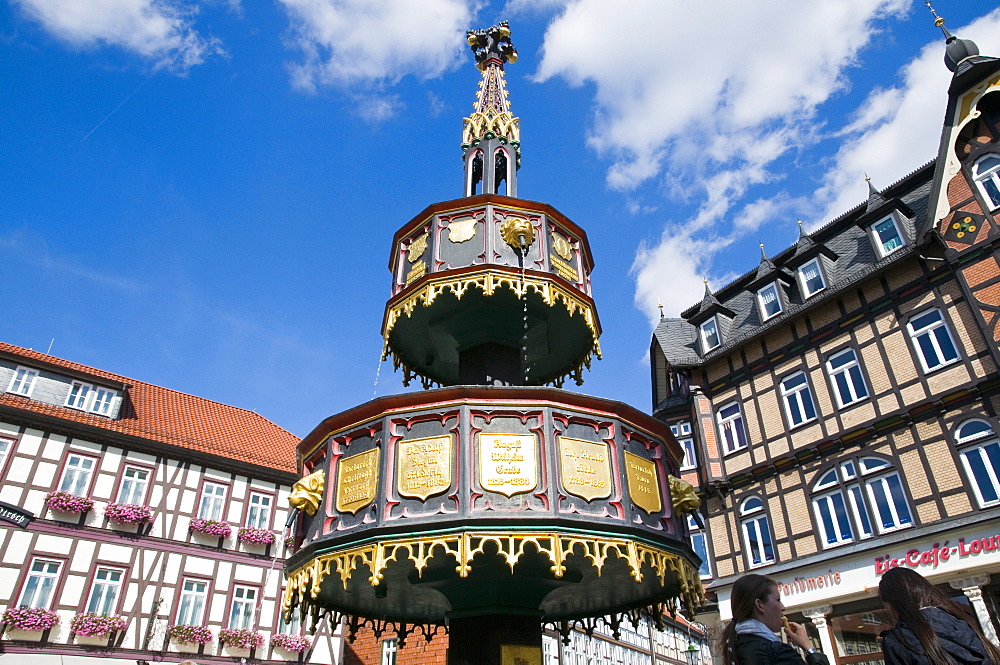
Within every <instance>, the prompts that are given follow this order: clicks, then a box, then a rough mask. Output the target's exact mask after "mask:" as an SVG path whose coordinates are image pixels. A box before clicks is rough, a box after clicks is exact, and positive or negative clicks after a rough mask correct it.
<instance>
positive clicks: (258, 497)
mask: <svg viewBox="0 0 1000 665" xmlns="http://www.w3.org/2000/svg"><path fill="white" fill-rule="evenodd" d="M249 504H250V505H249V506H248V507H247V526H248V527H251V528H254V529H267V528H269V527H270V526H271V496H270V495H269V494H260V493H258V492H251V493H250V499H249Z"/></svg>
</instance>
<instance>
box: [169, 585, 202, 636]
mask: <svg viewBox="0 0 1000 665" xmlns="http://www.w3.org/2000/svg"><path fill="white" fill-rule="evenodd" d="M207 600H208V582H205V581H203V580H184V583H183V584H182V585H181V598H180V602H178V603H177V621H176V623H177V625H178V626H200V625H201V623H202V618H203V617H204V616H205V602H206V601H207Z"/></svg>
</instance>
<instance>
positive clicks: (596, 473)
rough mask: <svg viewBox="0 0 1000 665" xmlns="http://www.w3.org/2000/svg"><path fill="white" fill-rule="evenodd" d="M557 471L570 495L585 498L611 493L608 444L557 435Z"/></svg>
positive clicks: (604, 495) (605, 495)
mask: <svg viewBox="0 0 1000 665" xmlns="http://www.w3.org/2000/svg"><path fill="white" fill-rule="evenodd" d="M559 473H560V475H561V479H562V486H563V489H565V490H566V491H567V492H569V493H570V494H575V495H576V496H580V497H583V498H584V499H586V500H587V501H593V500H594V499H606V498H608V497H609V496H611V456H610V454H609V449H608V444H606V443H594V442H592V441H583V440H581V439H570V438H569V437H565V436H561V437H559Z"/></svg>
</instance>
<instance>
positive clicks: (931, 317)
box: [906, 309, 958, 372]
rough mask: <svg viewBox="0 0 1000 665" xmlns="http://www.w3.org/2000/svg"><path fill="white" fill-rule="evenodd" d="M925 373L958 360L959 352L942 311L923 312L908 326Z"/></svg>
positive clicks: (911, 320)
mask: <svg viewBox="0 0 1000 665" xmlns="http://www.w3.org/2000/svg"><path fill="white" fill-rule="evenodd" d="M906 329H907V330H908V331H909V333H910V339H911V340H912V341H913V346H914V347H915V348H916V350H917V356H918V357H919V358H920V364H921V365H922V366H923V368H924V371H926V372H931V371H933V370H936V369H937V368H939V367H944V366H945V365H950V364H951V363H953V362H955V361H956V360H958V350H957V349H956V348H955V342H954V340H953V339H952V337H951V332H950V331H949V330H948V326H947V324H945V321H944V315H942V314H941V311H940V310H937V309H932V310H929V311H927V312H922V313H921V314H918V315H917V316H914V317H913V318H912V319H910V321H909V323H907V324H906Z"/></svg>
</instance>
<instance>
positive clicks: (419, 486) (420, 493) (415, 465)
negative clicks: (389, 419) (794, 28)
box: [396, 434, 454, 501]
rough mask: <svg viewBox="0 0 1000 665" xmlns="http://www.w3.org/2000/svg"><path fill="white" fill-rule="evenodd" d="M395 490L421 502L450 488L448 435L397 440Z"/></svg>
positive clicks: (450, 457)
mask: <svg viewBox="0 0 1000 665" xmlns="http://www.w3.org/2000/svg"><path fill="white" fill-rule="evenodd" d="M396 450H397V451H398V453H399V468H398V471H397V472H396V473H397V475H396V491H397V492H399V495H400V496H408V497H413V498H416V499H420V500H421V501H426V500H427V498H428V497H430V496H433V495H435V494H440V493H441V492H444V491H446V490H447V489H448V488H449V487H451V480H452V471H451V467H452V464H451V460H452V454H453V450H454V443H453V441H452V437H451V435H450V434H447V435H445V436H429V437H426V438H423V439H410V440H408V441H401V442H399V443H398V444H397V445H396Z"/></svg>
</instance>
